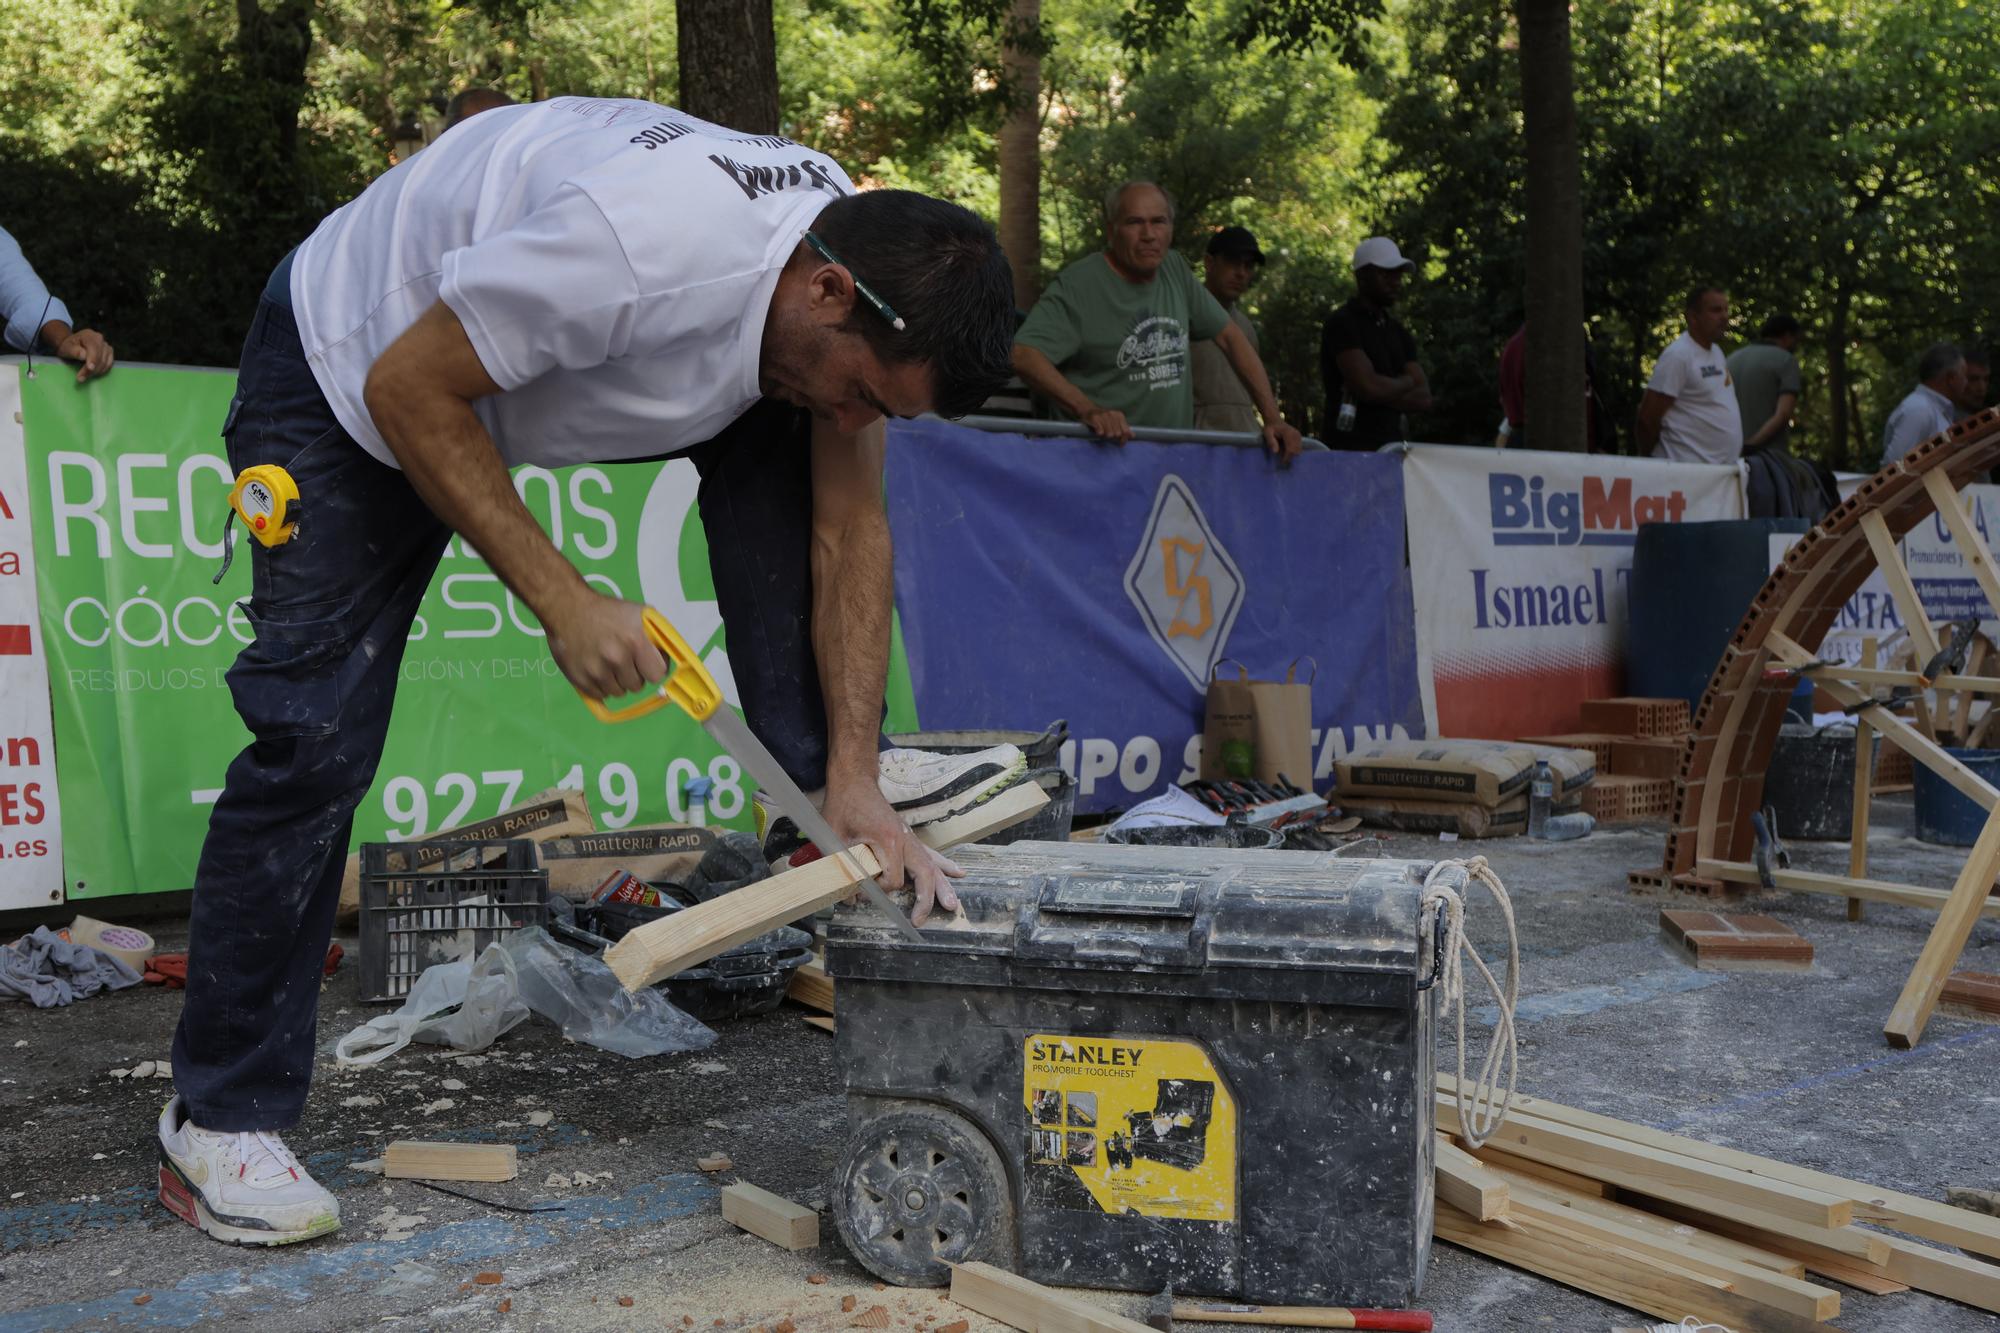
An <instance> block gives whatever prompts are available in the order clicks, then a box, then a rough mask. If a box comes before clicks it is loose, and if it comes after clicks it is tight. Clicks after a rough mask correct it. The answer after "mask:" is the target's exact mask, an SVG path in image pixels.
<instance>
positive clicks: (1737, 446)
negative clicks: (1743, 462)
mask: <svg viewBox="0 0 2000 1333" xmlns="http://www.w3.org/2000/svg"><path fill="white" fill-rule="evenodd" d="M1646 387H1647V388H1649V389H1656V390H1658V391H1659V392H1661V393H1663V394H1666V395H1667V396H1668V397H1670V398H1672V399H1673V400H1674V402H1673V406H1671V407H1669V408H1668V409H1667V413H1666V415H1665V416H1663V417H1661V418H1660V447H1659V448H1657V449H1655V450H1653V457H1655V458H1665V459H1670V460H1671V461H1673V462H1676V463H1733V462H1735V461H1736V460H1737V459H1738V458H1740V457H1741V456H1742V454H1743V412H1742V409H1740V408H1739V407H1737V405H1736V388H1735V386H1734V385H1733V384H1732V383H1731V382H1730V379H1729V362H1728V359H1727V358H1725V357H1724V356H1723V355H1722V348H1720V347H1717V346H1710V347H1703V346H1702V345H1701V344H1700V343H1698V342H1696V341H1695V340H1694V339H1693V338H1692V337H1691V336H1689V335H1688V334H1685V333H1683V334H1682V335H1681V336H1680V337H1678V338H1676V339H1674V340H1673V341H1672V342H1671V343H1668V344H1667V350H1666V351H1664V352H1662V353H1660V359H1659V362H1658V363H1657V364H1656V365H1655V366H1654V367H1653V378H1652V379H1650V380H1647V381H1646Z"/></svg>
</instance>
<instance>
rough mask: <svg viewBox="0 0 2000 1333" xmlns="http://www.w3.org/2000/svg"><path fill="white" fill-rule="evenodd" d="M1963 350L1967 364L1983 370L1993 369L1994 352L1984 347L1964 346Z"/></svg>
mask: <svg viewBox="0 0 2000 1333" xmlns="http://www.w3.org/2000/svg"><path fill="white" fill-rule="evenodd" d="M1961 351H1962V352H1963V354H1964V356H1965V364H1966V365H1968V366H1978V367H1979V368H1980V369H1981V370H1991V369H1993V356H1992V353H1990V352H1988V351H1987V350H1986V349H1985V348H1984V347H1966V348H1962V349H1961Z"/></svg>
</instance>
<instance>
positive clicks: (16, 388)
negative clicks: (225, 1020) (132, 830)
mask: <svg viewBox="0 0 2000 1333" xmlns="http://www.w3.org/2000/svg"><path fill="white" fill-rule="evenodd" d="M37 373H38V374H45V375H46V374H55V375H73V374H74V373H75V371H74V370H72V369H70V368H68V367H65V366H64V365H63V363H62V362H60V361H51V362H49V363H48V368H47V369H45V370H40V371H37ZM17 376H18V372H17V371H16V370H15V369H14V366H13V364H11V363H9V364H4V365H0V910H5V909H8V908H14V907H46V906H47V905H49V904H50V903H59V902H61V901H62V900H63V878H62V829H61V820H60V815H59V812H58V810H57V807H56V747H55V738H54V727H53V726H52V725H51V723H50V720H49V670H48V661H47V659H46V658H45V657H44V656H43V653H42V625H41V619H40V617H39V616H38V615H37V614H36V611H35V607H36V601H35V543H34V541H33V539H32V538H31V536H30V535H29V534H30V528H29V526H28V468H27V456H26V453H25V448H24V445H23V441H22V433H21V382H20V380H19V378H18V377H17Z"/></svg>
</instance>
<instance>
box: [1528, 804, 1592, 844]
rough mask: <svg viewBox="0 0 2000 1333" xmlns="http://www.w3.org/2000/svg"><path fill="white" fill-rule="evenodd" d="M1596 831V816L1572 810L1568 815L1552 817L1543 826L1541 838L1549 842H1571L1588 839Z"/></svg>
mask: <svg viewBox="0 0 2000 1333" xmlns="http://www.w3.org/2000/svg"><path fill="white" fill-rule="evenodd" d="M1596 829H1597V818H1596V816H1594V815H1590V814H1587V813H1585V812H1584V811H1582V810H1572V811H1570V812H1569V813H1568V814H1566V815H1550V816H1549V819H1548V822H1547V823H1546V824H1544V825H1543V826H1542V833H1541V836H1542V837H1543V838H1544V839H1546V840H1547V841H1549V842H1569V841H1570V840H1571V839H1573V838H1587V837H1589V836H1590V835H1591V833H1593V832H1595V831H1596Z"/></svg>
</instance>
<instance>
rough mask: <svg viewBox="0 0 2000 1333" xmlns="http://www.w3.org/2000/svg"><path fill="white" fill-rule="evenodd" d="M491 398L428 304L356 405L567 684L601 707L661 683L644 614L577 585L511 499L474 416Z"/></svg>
mask: <svg viewBox="0 0 2000 1333" xmlns="http://www.w3.org/2000/svg"><path fill="white" fill-rule="evenodd" d="M498 392H500V386H499V385H498V384H496V383H494V382H493V378H492V377H491V376H490V375H488V374H487V373H486V367H485V366H483V365H481V364H480V361H479V354H478V353H477V352H476V351H474V350H473V347H472V342H471V340H470V339H468V338H467V337H466V336H465V329H464V326H463V325H461V324H460V323H459V321H458V316H457V315H455V314H453V313H452V311H451V308H450V307H449V306H447V305H445V304H444V303H443V302H438V303H436V304H434V305H432V306H431V308H430V309H429V310H427V311H425V312H424V313H423V314H422V315H421V316H419V317H418V319H417V322H416V323H414V324H412V325H411V326H410V327H409V328H408V329H407V330H405V331H404V333H403V335H402V336H401V337H399V338H398V339H396V341H395V342H393V343H391V344H390V345H389V347H388V348H387V350H385V351H384V352H383V353H382V355H381V356H380V357H379V358H377V360H376V362H375V364H374V366H373V367H371V368H370V370H369V372H368V380H367V384H366V386H365V387H364V389H363V394H362V397H363V402H364V403H365V404H366V406H367V408H368V413H369V415H370V416H371V417H373V418H374V421H375V427H376V429H377V430H380V431H381V432H382V438H383V439H385V440H386V441H388V444H389V449H390V451H391V452H392V453H394V454H395V455H396V461H397V463H399V464H400V465H401V466H402V469H403V475H404V476H405V477H407V478H409V481H410V485H411V486H413V487H414V488H415V489H416V492H417V494H418V495H419V496H421V497H423V501H424V503H425V504H427V505H429V506H430V509H431V512H432V513H434V514H436V515H437V516H438V518H439V519H441V520H443V522H444V523H445V524H446V525H448V526H449V527H451V528H452V529H453V530H454V531H456V532H458V533H460V534H462V535H463V536H464V537H465V539H466V540H467V541H469V542H470V543H472V545H473V546H474V547H475V548H477V550H478V551H479V554H480V555H481V556H483V557H485V560H486V563H487V564H488V565H490V566H492V568H493V572H494V573H495V574H497V575H499V577H500V581H501V582H502V583H504V584H506V585H507V587H508V588H509V589H511V590H512V591H513V593H514V595H515V596H517V597H519V598H520V599H521V600H522V601H523V602H525V603H526V604H527V606H528V609H529V610H531V611H533V612H534V613H535V616H536V618H537V619H539V620H540V621H541V622H542V626H543V628H544V629H545V630H547V631H548V636H549V652H550V654H551V655H552V656H553V657H554V658H555V660H556V664H557V665H558V666H560V667H561V668H562V670H563V674H564V675H565V676H567V677H568V678H569V680H570V683H571V684H573V685H575V686H576V687H577V688H578V689H580V690H582V691H583V692H584V693H586V694H589V695H591V696H592V697H593V698H606V697H609V696H614V695H619V694H629V693H631V692H632V691H634V690H637V689H640V688H642V687H643V686H644V685H645V684H646V683H647V682H648V681H655V680H659V679H660V678H661V677H663V676H664V675H666V670H667V664H666V659H665V658H663V657H662V656H661V655H660V653H659V650H658V649H656V648H655V647H653V645H652V643H651V641H650V640H648V639H647V637H646V633H645V629H644V626H643V624H642V623H641V618H640V617H641V611H642V609H643V608H641V607H640V606H639V604H638V603H635V602H626V601H621V600H619V599H617V598H613V597H606V596H604V595H603V594H601V593H599V592H597V591H596V590H594V589H593V588H591V587H590V585H588V584H587V583H585V582H584V581H583V576H582V575H581V574H579V573H578V572H577V570H576V566H574V565H572V564H571V563H570V562H569V561H568V560H566V559H564V558H563V555H562V552H560V551H558V550H557V549H556V548H555V544H554V543H553V542H551V541H550V540H549V537H548V534H547V533H545V532H543V531H542V528H541V525H540V524H539V523H537V522H536V521H535V517H534V515H533V514H530V513H529V512H528V507H527V506H526V505H524V504H522V503H521V497H520V496H519V495H517V494H516V493H515V491H514V483H513V480H512V478H510V477H509V476H508V475H507V466H506V464H505V463H504V462H503V461H502V460H501V458H500V451H499V449H498V447H496V446H495V445H494V443H493V437H492V436H491V435H489V434H488V433H487V430H486V427H485V425H484V423H482V422H481V421H480V420H479V417H478V415H477V414H476V413H474V412H473V410H472V404H473V402H474V401H475V400H476V399H479V398H483V397H485V396H487V395H488V394H494V393H498Z"/></svg>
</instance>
